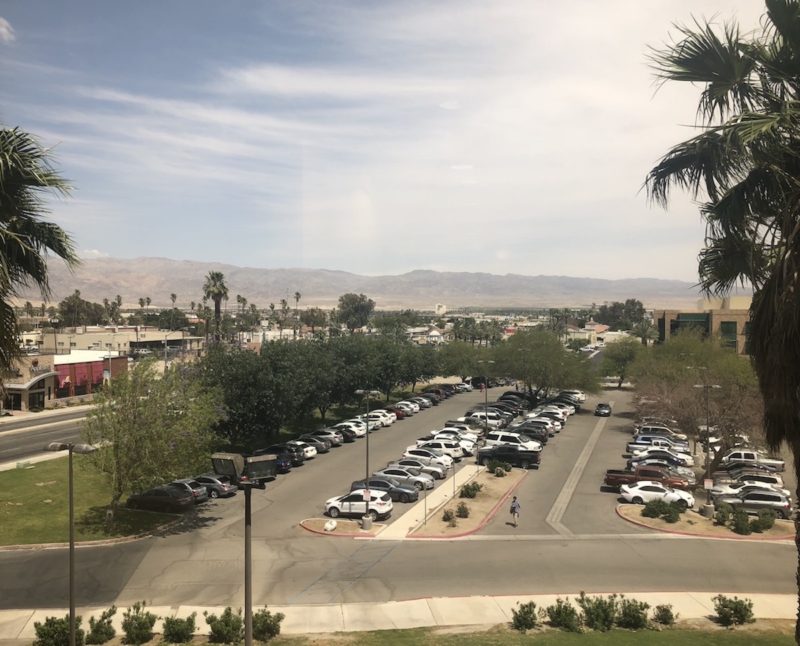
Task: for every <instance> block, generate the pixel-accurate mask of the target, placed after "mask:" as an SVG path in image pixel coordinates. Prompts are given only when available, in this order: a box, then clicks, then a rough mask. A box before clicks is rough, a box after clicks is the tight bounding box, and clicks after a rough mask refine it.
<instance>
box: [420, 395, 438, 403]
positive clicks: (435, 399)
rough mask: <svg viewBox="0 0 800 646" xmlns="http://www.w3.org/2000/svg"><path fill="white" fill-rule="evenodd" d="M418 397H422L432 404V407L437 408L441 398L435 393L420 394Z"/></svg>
mask: <svg viewBox="0 0 800 646" xmlns="http://www.w3.org/2000/svg"><path fill="white" fill-rule="evenodd" d="M419 397H424V398H425V399H427V400H428V401H430V403H431V404H433V405H434V406H438V405H439V400H440V399H441V397H439V395H437V394H436V393H420V394H419Z"/></svg>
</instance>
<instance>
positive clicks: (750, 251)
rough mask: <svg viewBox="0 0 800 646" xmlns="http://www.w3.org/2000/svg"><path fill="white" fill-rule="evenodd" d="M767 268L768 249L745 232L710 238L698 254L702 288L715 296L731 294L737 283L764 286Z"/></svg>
mask: <svg viewBox="0 0 800 646" xmlns="http://www.w3.org/2000/svg"><path fill="white" fill-rule="evenodd" d="M766 268H767V262H766V257H765V249H764V248H763V247H761V246H760V245H757V244H754V242H753V240H752V239H751V238H749V237H747V236H744V235H743V236H738V235H732V234H731V233H728V234H727V235H725V236H723V237H720V238H712V237H709V238H708V239H707V240H706V246H705V248H703V249H702V250H701V251H700V254H699V255H698V273H699V275H700V287H701V289H702V290H703V291H704V292H705V293H706V294H711V295H715V296H722V295H725V294H729V293H730V292H731V290H732V289H733V288H734V287H736V286H737V285H741V286H745V285H747V284H748V283H749V284H751V285H754V286H757V285H760V284H761V283H763V281H764V280H765V275H766V274H765V272H766Z"/></svg>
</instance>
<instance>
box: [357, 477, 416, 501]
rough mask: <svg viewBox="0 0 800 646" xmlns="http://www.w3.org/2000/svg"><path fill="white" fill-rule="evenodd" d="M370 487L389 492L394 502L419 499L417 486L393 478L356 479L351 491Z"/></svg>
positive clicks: (370, 488)
mask: <svg viewBox="0 0 800 646" xmlns="http://www.w3.org/2000/svg"><path fill="white" fill-rule="evenodd" d="M363 489H369V490H370V491H372V490H373V489H375V490H380V491H385V492H387V493H388V494H389V496H390V497H391V499H392V502H413V501H415V500H418V499H419V491H418V490H417V489H416V488H415V487H409V486H407V485H403V484H400V483H399V482H397V480H394V479H393V478H370V479H369V480H366V481H365V480H356V481H355V482H354V483H352V484H351V485H350V491H357V490H363Z"/></svg>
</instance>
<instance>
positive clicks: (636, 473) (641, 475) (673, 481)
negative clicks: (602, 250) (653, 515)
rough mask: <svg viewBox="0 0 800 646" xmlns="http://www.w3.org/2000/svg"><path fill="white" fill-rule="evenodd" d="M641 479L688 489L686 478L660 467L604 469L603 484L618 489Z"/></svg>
mask: <svg viewBox="0 0 800 646" xmlns="http://www.w3.org/2000/svg"><path fill="white" fill-rule="evenodd" d="M641 480H652V481H653V482H660V483H661V484H663V485H666V486H667V487H674V488H676V489H688V488H689V481H688V480H686V478H681V477H680V476H676V475H673V474H671V473H670V472H669V471H667V470H666V469H662V468H661V467H648V466H641V467H637V468H636V469H634V470H633V471H622V470H621V469H609V470H608V471H606V477H605V479H604V480H603V484H604V485H605V486H606V487H611V488H613V489H619V488H620V487H621V486H622V485H624V484H633V483H634V482H639V481H641Z"/></svg>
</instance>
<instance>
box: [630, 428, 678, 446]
mask: <svg viewBox="0 0 800 646" xmlns="http://www.w3.org/2000/svg"><path fill="white" fill-rule="evenodd" d="M640 435H659V436H661V437H668V438H670V439H671V440H681V441H683V442H686V441H688V439H689V438H687V437H686V435H684V434H683V433H678V432H676V431H673V430H672V429H670V428H668V427H666V426H653V425H652V424H647V425H644V426H639V427H638V428H636V429H635V430H634V432H633V437H638V436H640Z"/></svg>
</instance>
